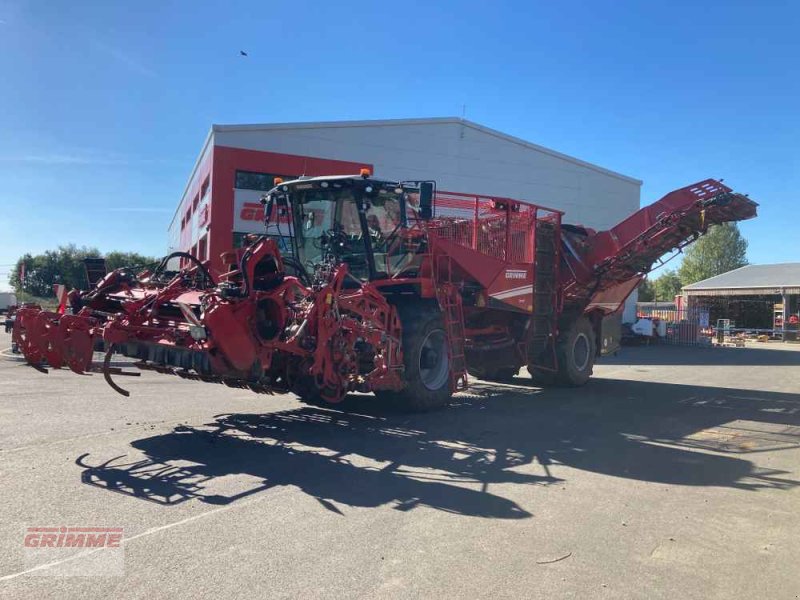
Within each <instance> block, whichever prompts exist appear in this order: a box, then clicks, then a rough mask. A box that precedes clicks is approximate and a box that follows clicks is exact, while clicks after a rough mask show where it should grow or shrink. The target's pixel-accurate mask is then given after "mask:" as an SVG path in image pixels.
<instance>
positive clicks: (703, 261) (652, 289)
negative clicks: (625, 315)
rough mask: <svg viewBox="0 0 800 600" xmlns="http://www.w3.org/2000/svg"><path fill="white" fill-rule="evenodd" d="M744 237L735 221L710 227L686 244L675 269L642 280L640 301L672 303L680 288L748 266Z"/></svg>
mask: <svg viewBox="0 0 800 600" xmlns="http://www.w3.org/2000/svg"><path fill="white" fill-rule="evenodd" d="M747 264H748V262H747V240H746V239H744V237H743V236H742V233H741V231H739V227H738V225H737V224H736V223H723V224H722V225H714V226H713V227H710V228H709V230H708V233H706V234H705V235H704V236H703V237H701V238H700V239H699V240H697V241H696V242H695V243H694V244H692V245H691V246H689V248H688V249H687V250H686V252H685V253H684V256H683V262H682V263H681V265H680V267H678V268H677V269H668V270H666V271H664V272H663V273H662V274H661V276H659V277H657V278H655V279H653V280H649V279H646V280H644V281H643V282H642V283H641V285H640V286H639V301H640V302H653V301H659V302H662V301H663V302H672V301H673V300H674V299H675V296H676V295H678V294H680V292H681V288H682V287H683V286H685V285H691V284H693V283H697V282H698V281H703V280H704V279H708V278H709V277H714V276H715V275H721V274H722V273H727V272H728V271H732V270H733V269H738V268H739V267H744V266H745V265H747Z"/></svg>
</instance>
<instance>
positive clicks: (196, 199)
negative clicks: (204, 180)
mask: <svg viewBox="0 0 800 600" xmlns="http://www.w3.org/2000/svg"><path fill="white" fill-rule="evenodd" d="M198 204H200V194H195V197H194V201H193V202H192V210H197V205H198Z"/></svg>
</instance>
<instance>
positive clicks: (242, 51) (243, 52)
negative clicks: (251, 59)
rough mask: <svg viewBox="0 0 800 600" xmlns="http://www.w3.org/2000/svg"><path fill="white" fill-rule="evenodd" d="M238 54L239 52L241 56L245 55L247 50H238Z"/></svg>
mask: <svg viewBox="0 0 800 600" xmlns="http://www.w3.org/2000/svg"><path fill="white" fill-rule="evenodd" d="M239 54H241V55H242V56H247V52H245V51H244V50H239Z"/></svg>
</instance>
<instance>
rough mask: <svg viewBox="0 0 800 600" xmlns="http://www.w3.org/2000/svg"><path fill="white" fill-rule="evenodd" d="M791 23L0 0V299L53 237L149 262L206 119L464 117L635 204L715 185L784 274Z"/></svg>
mask: <svg viewBox="0 0 800 600" xmlns="http://www.w3.org/2000/svg"><path fill="white" fill-rule="evenodd" d="M798 31H800V3H798V2H789V1H787V2H759V3H755V2H718V3H715V2H674V1H671V2H645V1H641V2H624V1H623V2H619V1H618V2H601V1H596V2H533V1H527V2H502V1H498V2H491V3H490V2H374V3H370V2H364V1H361V2H352V3H351V2H330V1H314V2H311V1H305V0H294V1H292V2H263V1H252V2H236V1H226V2H218V3H215V2H169V1H159V2H156V1H151V0H143V1H141V2H136V3H132V2H128V3H122V2H63V1H60V0H47V1H45V2H33V1H31V2H21V1H11V2H8V1H6V0H0V288H2V287H5V276H6V274H7V272H8V271H9V269H10V264H11V263H13V262H14V261H15V260H16V258H17V257H18V256H20V255H21V254H22V253H24V252H26V251H30V252H40V251H43V250H45V249H47V248H51V247H54V246H56V245H58V244H62V243H69V242H75V243H78V244H87V245H94V246H98V247H99V248H100V249H101V250H103V251H108V250H112V249H118V250H131V251H139V252H144V253H151V254H160V253H162V252H164V250H165V245H166V227H167V224H168V221H169V218H170V216H171V213H172V210H173V208H174V206H175V204H176V202H177V200H178V198H179V196H180V193H181V191H182V189H183V186H184V184H185V182H186V179H187V177H188V175H189V171H190V168H191V166H192V164H193V162H194V160H195V158H196V155H197V153H198V151H199V149H200V145H201V143H202V141H203V139H204V137H205V135H206V134H207V132H208V128H209V126H210V125H211V123H246V122H274V121H314V120H336V119H370V118H402V117H426V116H450V115H455V116H459V115H461V113H462V107H463V106H466V117H467V118H468V119H470V120H473V121H476V122H478V123H481V124H484V125H486V126H488V127H492V128H494V129H499V130H501V131H504V132H507V133H509V134H512V135H515V136H519V137H522V138H525V139H528V140H531V141H533V142H535V143H538V144H541V145H544V146H547V147H550V148H553V149H555V150H558V151H561V152H564V153H567V154H571V155H574V156H577V157H579V158H581V159H584V160H588V161H590V162H594V163H597V164H600V165H602V166H605V167H608V168H610V169H613V170H616V171H619V172H622V173H625V174H628V175H632V176H634V177H637V178H639V179H643V180H644V182H645V183H644V186H643V189H642V200H643V202H644V203H649V202H651V201H653V200H655V199H657V198H659V197H660V196H661V195H663V194H664V193H666V192H668V191H670V190H672V189H674V188H677V187H681V186H683V185H686V184H688V183H693V182H695V181H697V180H700V179H704V178H706V177H724V178H725V180H726V182H727V183H729V184H730V185H732V186H733V187H735V188H736V189H737V190H738V191H743V192H746V193H749V194H750V195H751V197H752V198H754V199H756V200H757V201H759V202H760V203H761V208H760V217H759V218H758V219H756V220H754V221H751V222H748V223H746V224H744V225H743V227H742V229H743V231H744V233H745V235H746V236H747V238H748V240H749V242H750V250H749V258H750V260H751V262H755V263H759V262H786V261H798V260H800V241H798V237H800V230H798V224H799V223H800V219H799V218H798V215H799V214H800V208H799V207H798V203H797V195H798V190H800V41H798V40H800V35H798ZM240 49H244V50H246V51H247V52H248V53H249V56H248V57H247V58H244V57H241V56H240V55H239V50H240ZM532 200H539V201H542V202H544V201H546V199H543V198H539V199H532ZM545 203H546V202H545Z"/></svg>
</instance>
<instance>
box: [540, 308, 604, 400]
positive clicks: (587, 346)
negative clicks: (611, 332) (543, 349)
mask: <svg viewBox="0 0 800 600" xmlns="http://www.w3.org/2000/svg"><path fill="white" fill-rule="evenodd" d="M596 352H597V345H596V343H595V335H594V328H593V327H592V323H591V321H589V319H587V318H586V317H580V318H578V319H576V320H574V321H572V322H571V323H570V324H569V325H567V326H566V327H565V329H563V330H562V331H561V333H559V335H558V341H557V342H556V355H557V358H558V372H553V371H547V370H544V369H539V368H536V367H533V366H531V365H528V372H529V373H530V374H531V377H532V378H533V381H534V382H535V383H537V384H538V385H542V386H552V385H563V386H567V387H578V386H581V385H583V384H584V383H586V382H587V381H588V380H589V377H591V375H592V368H593V367H594V359H595V355H596Z"/></svg>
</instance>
